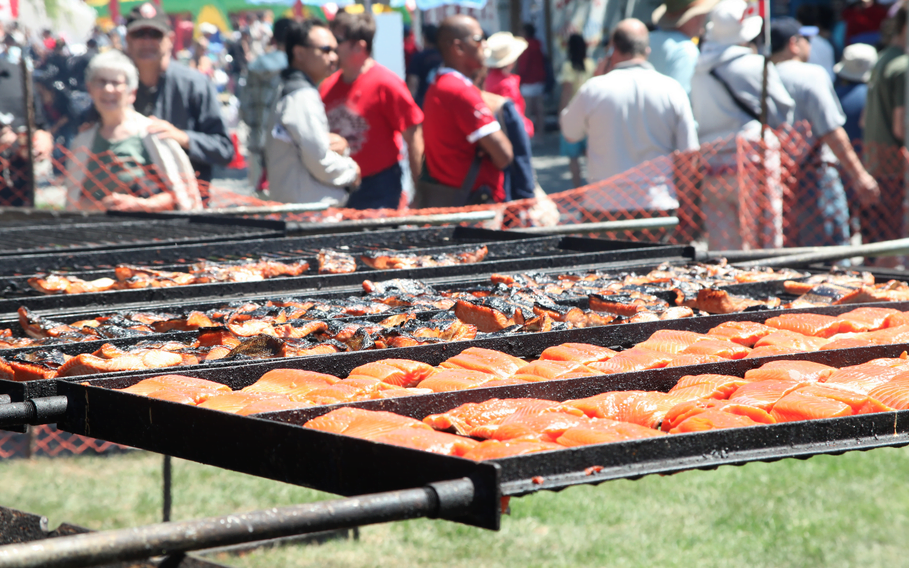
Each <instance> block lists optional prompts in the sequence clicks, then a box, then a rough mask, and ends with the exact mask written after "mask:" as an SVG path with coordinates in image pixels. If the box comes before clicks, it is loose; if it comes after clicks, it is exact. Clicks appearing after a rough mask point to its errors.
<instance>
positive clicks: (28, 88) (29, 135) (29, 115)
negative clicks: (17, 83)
mask: <svg viewBox="0 0 909 568" xmlns="http://www.w3.org/2000/svg"><path fill="white" fill-rule="evenodd" d="M19 65H20V66H21V67H22V94H23V96H24V97H25V138H26V143H25V145H26V147H27V149H28V150H27V151H28V164H27V165H26V170H25V172H24V174H25V175H26V178H27V179H26V185H25V191H26V199H25V205H26V206H27V207H34V205H35V148H34V143H33V141H34V139H35V98H34V95H33V94H32V70H31V69H30V68H29V66H28V54H27V46H23V47H22V57H21V58H20V59H19Z"/></svg>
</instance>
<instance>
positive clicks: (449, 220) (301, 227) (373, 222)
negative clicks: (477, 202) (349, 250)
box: [287, 210, 498, 234]
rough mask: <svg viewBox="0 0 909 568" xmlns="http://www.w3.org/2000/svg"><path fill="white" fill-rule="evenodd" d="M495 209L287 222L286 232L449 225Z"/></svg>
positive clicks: (470, 220) (473, 219)
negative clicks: (330, 220)
mask: <svg viewBox="0 0 909 568" xmlns="http://www.w3.org/2000/svg"><path fill="white" fill-rule="evenodd" d="M497 214H498V213H497V212H496V211H491V210H486V211H466V212H464V213H444V214H441V215H407V216H404V217H383V218H380V219H359V220H356V221H338V222H336V223H326V222H320V223H287V233H288V234H323V233H349V232H352V231H362V230H364V229H379V228H382V227H394V226H399V225H450V224H456V223H478V222H480V221H489V220H491V219H495V217H496V215H497Z"/></svg>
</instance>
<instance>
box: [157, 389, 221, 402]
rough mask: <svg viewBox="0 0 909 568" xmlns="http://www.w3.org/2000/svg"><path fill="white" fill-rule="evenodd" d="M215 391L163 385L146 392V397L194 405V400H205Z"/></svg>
mask: <svg viewBox="0 0 909 568" xmlns="http://www.w3.org/2000/svg"><path fill="white" fill-rule="evenodd" d="M216 392H217V391H204V393H203V392H192V391H190V390H178V389H175V388H170V387H164V388H162V389H158V390H156V391H154V392H150V393H148V395H147V396H148V398H155V399H158V400H166V401H168V402H177V403H179V404H189V405H193V406H195V405H196V403H197V402H196V401H199V400H205V399H206V398H207V397H208V396H211V395H213V394H215V393H216Z"/></svg>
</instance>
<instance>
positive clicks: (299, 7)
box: [294, 0, 303, 20]
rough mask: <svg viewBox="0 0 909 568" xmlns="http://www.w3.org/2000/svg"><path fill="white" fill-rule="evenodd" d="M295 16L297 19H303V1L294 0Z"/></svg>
mask: <svg viewBox="0 0 909 568" xmlns="http://www.w3.org/2000/svg"><path fill="white" fill-rule="evenodd" d="M294 18H295V19H297V20H302V19H303V1H302V0H297V1H296V2H294Z"/></svg>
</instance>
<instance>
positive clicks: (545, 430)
mask: <svg viewBox="0 0 909 568" xmlns="http://www.w3.org/2000/svg"><path fill="white" fill-rule="evenodd" d="M589 421H590V420H589V419H588V418H587V417H586V416H574V415H571V414H566V413H564V412H544V413H542V414H537V415H533V416H527V415H514V414H512V415H511V416H508V417H506V418H505V419H504V420H502V421H501V423H500V424H487V425H484V426H478V427H477V428H474V429H473V430H471V431H470V437H472V438H482V439H491V440H500V441H505V440H517V439H522V440H531V441H537V442H555V441H556V438H558V437H559V436H561V435H562V434H563V433H564V432H565V430H567V429H569V428H573V427H575V426H580V425H582V424H587V423H588V422H589Z"/></svg>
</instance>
